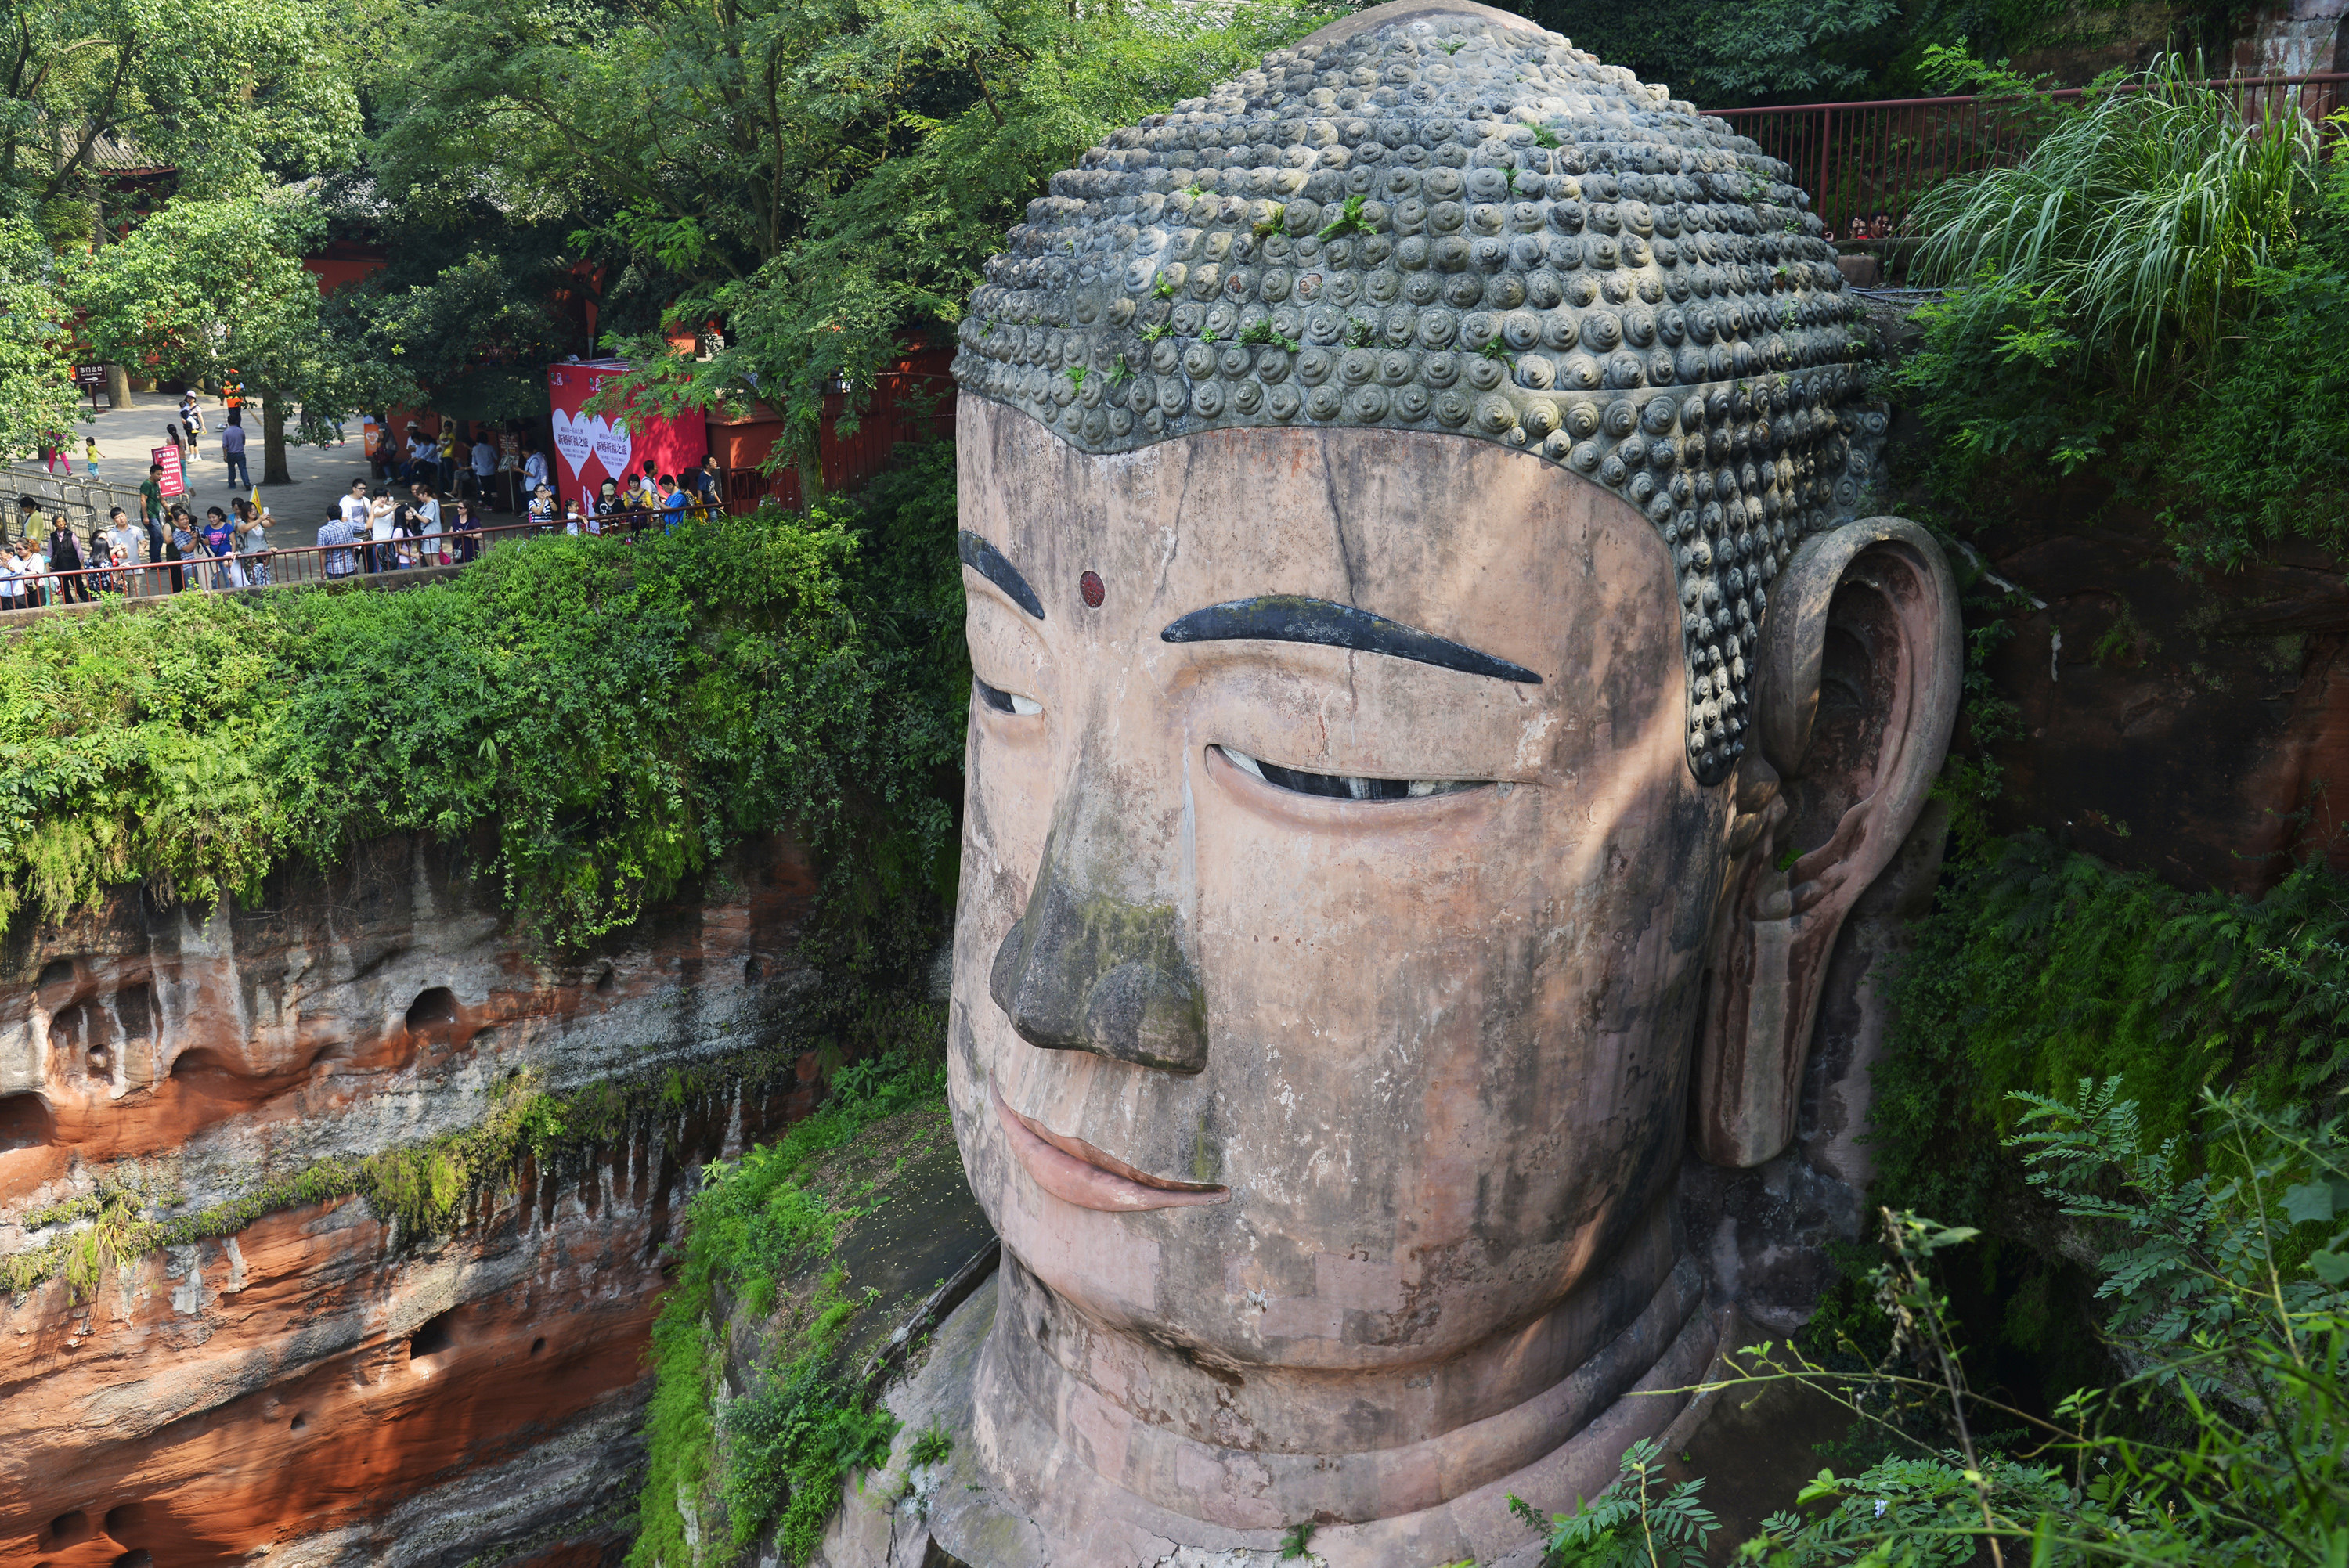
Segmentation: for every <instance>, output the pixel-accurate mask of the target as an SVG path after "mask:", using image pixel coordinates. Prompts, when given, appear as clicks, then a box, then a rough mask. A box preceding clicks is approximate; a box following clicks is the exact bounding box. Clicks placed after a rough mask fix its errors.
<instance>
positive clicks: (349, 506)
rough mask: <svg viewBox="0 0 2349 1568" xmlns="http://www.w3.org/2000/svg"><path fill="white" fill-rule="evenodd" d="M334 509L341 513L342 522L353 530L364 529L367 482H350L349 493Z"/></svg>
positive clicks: (365, 524) (365, 522) (365, 523)
mask: <svg viewBox="0 0 2349 1568" xmlns="http://www.w3.org/2000/svg"><path fill="white" fill-rule="evenodd" d="M336 509H337V510H338V511H341V512H342V514H343V521H345V522H347V523H349V524H350V525H351V526H352V527H353V528H364V527H366V526H367V480H352V481H351V488H350V493H348V494H347V495H346V496H344V497H343V499H342V500H340V501H339V502H338V503H336Z"/></svg>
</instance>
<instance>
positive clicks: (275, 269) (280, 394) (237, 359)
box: [73, 196, 412, 484]
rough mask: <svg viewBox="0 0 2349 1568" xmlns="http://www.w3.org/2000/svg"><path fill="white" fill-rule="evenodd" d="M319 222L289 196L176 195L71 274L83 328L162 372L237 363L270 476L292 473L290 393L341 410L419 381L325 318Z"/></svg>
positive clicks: (105, 348) (188, 376)
mask: <svg viewBox="0 0 2349 1568" xmlns="http://www.w3.org/2000/svg"><path fill="white" fill-rule="evenodd" d="M317 232H318V222H317V216H316V209H315V207H314V206H311V205H309V204H307V203H304V202H300V201H292V200H286V199H284V198H282V197H280V198H277V199H268V198H260V199H256V198H249V197H218V198H212V199H203V198H197V197H188V196H182V197H178V198H175V199H174V200H172V201H170V202H168V203H166V204H165V205H164V206H163V207H162V208H161V209H160V210H159V211H157V212H156V213H155V214H154V215H153V216H152V217H150V218H149V219H148V220H147V221H146V222H143V223H141V224H140V225H139V227H138V228H136V229H134V230H132V231H131V232H130V236H129V239H127V240H125V241H123V242H121V243H120V244H116V245H109V246H107V247H106V248H104V249H103V250H100V251H98V252H97V253H95V254H93V255H91V256H90V257H88V258H87V259H86V261H85V262H84V263H83V264H82V265H81V267H80V269H79V271H78V274H77V275H76V277H75V278H74V282H73V294H74V298H75V302H76V303H77V304H79V305H80V306H81V307H82V309H83V311H84V312H85V313H86V314H85V316H84V320H83V323H82V334H83V335H84V337H85V338H86V339H88V341H89V342H90V344H91V345H92V346H94V347H96V349H97V350H98V353H99V354H101V355H102V356H105V357H107V358H109V359H116V360H123V361H128V362H131V363H138V362H141V361H144V362H148V363H151V364H153V365H155V366H158V367H159V368H160V370H161V371H162V373H163V374H164V375H166V376H170V377H179V378H182V379H185V380H190V381H198V380H212V379H218V378H221V377H224V376H226V375H227V374H228V373H230V372H231V371H233V372H235V373H236V374H237V375H238V376H239V377H242V378H243V382H244V385H245V386H246V387H249V388H251V389H252V390H253V391H254V392H255V393H257V394H258V395H259V396H260V397H261V399H262V403H263V427H264V471H263V479H264V481H265V482H267V483H271V484H283V483H286V482H288V480H289V479H290V476H289V474H288V473H287V471H286V467H285V434H286V432H285V423H286V415H287V411H288V408H289V407H290V406H291V405H292V404H293V403H295V402H297V401H298V402H301V403H303V404H304V405H305V406H307V407H312V408H322V409H330V410H334V411H336V412H340V411H343V410H346V409H349V408H353V407H360V406H362V405H365V404H369V403H383V402H389V401H392V400H394V398H396V397H398V394H399V392H400V391H401V390H402V389H404V388H405V387H408V386H409V385H412V383H410V382H409V381H408V380H407V379H406V378H405V377H402V376H400V375H399V373H398V370H397V369H396V368H395V367H393V366H388V365H387V364H385V363H384V362H383V361H382V360H381V359H380V358H378V357H377V356H371V355H369V354H367V353H366V352H365V350H364V346H363V345H361V344H359V343H357V342H355V341H353V340H352V339H351V338H350V337H349V336H347V335H342V334H337V333H334V332H330V331H328V330H327V329H326V318H325V317H324V315H322V313H321V310H320V304H319V293H318V281H317V279H316V277H315V276H314V275H313V274H312V273H309V272H308V271H307V270H305V268H304V267H303V265H302V263H301V261H300V259H299V256H300V252H301V250H302V248H303V247H304V245H305V242H308V241H310V240H311V239H312V238H314V237H315V236H316V234H317ZM314 434H315V432H314Z"/></svg>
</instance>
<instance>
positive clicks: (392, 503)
mask: <svg viewBox="0 0 2349 1568" xmlns="http://www.w3.org/2000/svg"><path fill="white" fill-rule="evenodd" d="M398 511H399V503H398V501H396V500H392V499H391V496H390V495H389V494H388V493H386V494H383V495H379V496H378V497H376V498H375V499H374V500H371V501H369V502H367V538H368V539H370V540H372V541H373V542H374V545H373V548H371V549H370V550H368V552H367V561H368V567H367V570H369V571H371V572H390V571H393V570H395V569H396V568H398V565H399V553H398V551H397V550H396V549H395V548H394V547H393V545H392V542H391V538H392V532H393V529H392V524H393V522H394V521H395V514H396V513H398Z"/></svg>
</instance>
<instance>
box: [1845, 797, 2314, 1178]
mask: <svg viewBox="0 0 2349 1568" xmlns="http://www.w3.org/2000/svg"><path fill="white" fill-rule="evenodd" d="M1913 930H1914V933H1915V935H1916V939H1917V946H1916V949H1915V952H1914V953H1913V954H1912V955H1911V956H1910V957H1909V959H1908V960H1907V962H1906V963H1905V964H1904V965H1903V966H1902V969H1901V973H1900V977H1899V981H1898V983H1897V986H1896V989H1895V992H1894V997H1893V1000H1894V1006H1895V1009H1896V1017H1897V1021H1896V1022H1895V1024H1894V1025H1893V1026H1892V1029H1891V1031H1890V1033H1889V1037H1888V1038H1887V1041H1886V1049H1885V1056H1884V1059H1883V1061H1882V1062H1881V1063H1880V1064H1879V1065H1878V1068H1877V1073H1876V1085H1877V1097H1876V1102H1875V1108H1874V1111H1873V1115H1874V1118H1875V1126H1876V1131H1875V1134H1874V1143H1875V1147H1876V1149H1877V1150H1878V1155H1877V1159H1878V1188H1877V1195H1878V1198H1879V1199H1880V1200H1882V1201H1884V1202H1889V1203H1892V1204H1895V1205H1897V1206H1900V1207H1908V1208H1914V1209H1917V1210H1919V1211H1920V1212H1932V1213H1935V1214H1937V1215H1938V1216H1940V1217H1941V1218H1944V1219H1947V1220H1951V1221H1955V1222H1963V1223H1966V1224H1980V1223H1982V1222H1985V1221H1986V1220H1987V1218H1988V1217H1989V1214H1990V1212H1991V1208H1992V1201H1993V1195H1994V1194H1995V1193H1996V1192H1997V1191H1999V1190H2000V1179H1999V1171H2000V1170H2001V1169H2002V1167H2003V1165H2004V1164H2005V1161H2004V1159H2003V1157H2002V1156H2001V1155H2000V1154H1999V1153H1997V1151H1996V1150H1997V1149H1998V1145H1999V1140H2000V1139H2001V1138H2002V1136H2003V1135H2005V1134H2006V1133H2007V1132H2009V1131H2010V1130H2012V1127H2013V1118H2014V1116H2015V1114H2016V1111H2017V1109H2018V1104H2019V1102H2017V1101H2016V1100H2015V1099H2013V1096H2014V1095H2015V1094H2016V1093H2018V1092H2029V1093H2036V1094H2056V1093H2061V1092H2063V1091H2064V1089H2065V1088H2067V1087H2068V1086H2070V1085H2071V1084H2072V1083H2073V1082H2075V1080H2077V1079H2079V1078H2116V1077H2120V1078H2127V1081H2128V1082H2129V1084H2130V1085H2131V1086H2132V1088H2134V1089H2135V1090H2136V1091H2137V1093H2138V1094H2139V1095H2140V1096H2141V1097H2142V1098H2141V1101H2140V1103H2142V1104H2143V1105H2144V1106H2145V1107H2146V1111H2145V1115H2146V1117H2147V1126H2148V1128H2149V1130H2151V1132H2152V1133H2153V1135H2155V1136H2157V1137H2162V1138H2167V1137H2170V1136H2173V1135H2175V1134H2177V1133H2179V1132H2181V1131H2182V1130H2184V1129H2185V1125H2186V1120H2187V1117H2188V1114H2189V1109H2190V1108H2191V1107H2193V1106H2194V1105H2195V1104H2196V1103H2197V1102H2198V1100H2199V1098H2200V1095H2201V1093H2202V1091H2203V1089H2205V1088H2211V1087H2217V1086H2220V1085H2225V1084H2230V1083H2240V1084H2242V1085H2243V1086H2244V1087H2245V1088H2246V1089H2247V1090H2249V1091H2250V1092H2251V1093H2252V1094H2253V1095H2254V1096H2256V1097H2257V1098H2259V1099H2262V1100H2265V1101H2268V1102H2270V1103H2277V1102H2284V1101H2290V1100H2294V1099H2305V1098H2306V1097H2307V1096H2308V1095H2309V1094H2311V1093H2312V1092H2313V1091H2315V1090H2316V1089H2318V1088H2321V1087H2323V1086H2325V1085H2329V1084H2332V1083H2335V1082H2338V1081H2339V1079H2340V1078H2341V1075H2342V1074H2343V1073H2344V1070H2349V947H2344V942H2349V889H2344V886H2343V882H2342V879H2341V878H2340V877H2339V876H2337V875H2335V874H2334V873H2333V872H2329V871H2327V870H2326V869H2325V868H2324V866H2323V863H2322V862H2321V861H2310V862H2307V863H2305V864H2302V865H2301V866H2299V867H2297V868H2296V869H2294V870H2293V871H2292V872H2291V874H2290V875H2288V876H2286V877H2285V878H2284V880H2283V881H2282V882H2281V883H2279V884H2278V885H2277V886H2276V888H2275V889H2274V890H2273V891H2272V892H2269V893H2268V894H2267V895H2266V896H2265V897H2263V898H2259V899H2250V898H2241V897H2236V896H2231V895H2229V894H2225V893H2219V892H2200V893H2189V892H2180V891H2178V889H2176V888H2173V887H2171V886H2169V885H2168V883H2166V882H2162V881H2160V880H2159V879H2158V878H2157V877H2153V876H2150V875H2147V874H2146V873H2144V872H2122V871H2116V870H2114V869H2113V868H2111V867H2109V866H2106V865H2104V864H2102V863H2101V862H2099V861H2096V860H2095V859H2094V858H2093V857H2091V856H2088V855H2084V854H2065V853H2062V852H2060V851H2056V850H2055V849H2054V848H2053V847H2052V846H2051V845H2049V844H2048V843H2047V842H2046V841H2044V840H2038V839H2023V840H2020V841H2015V842H2013V843H2011V844H2006V845H2003V846H2001V847H1999V848H1997V849H1996V851H1994V852H1993V853H1992V855H1991V856H1989V857H1988V858H1986V859H1984V860H1983V861H1981V862H1979V863H1973V864H1963V865H1960V866H1958V867H1956V868H1954V869H1953V870H1952V871H1951V873H1950V875H1949V880H1948V881H1947V882H1945V884H1944V886H1943V888H1942V891H1941V896H1940V902H1939V903H1938V905H1937V907H1936V908H1935V910H1934V911H1933V913H1930V914H1929V915H1927V916H1925V917H1924V918H1923V919H1921V920H1920V921H1919V922H1918V923H1917V924H1916V926H1915V927H1914V928H1913ZM1953 1134H1957V1135H1958V1136H1955V1137H1953V1136H1952V1135H1953ZM1954 1149H1963V1150H1971V1151H1972V1152H1971V1154H1970V1155H1969V1156H1968V1157H1966V1158H1953V1157H1952V1153H1953V1150H1954Z"/></svg>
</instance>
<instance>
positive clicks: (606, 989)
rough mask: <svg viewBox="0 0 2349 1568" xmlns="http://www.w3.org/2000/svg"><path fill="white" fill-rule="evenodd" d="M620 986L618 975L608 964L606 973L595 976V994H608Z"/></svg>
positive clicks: (605, 968) (605, 966) (605, 967)
mask: <svg viewBox="0 0 2349 1568" xmlns="http://www.w3.org/2000/svg"><path fill="white" fill-rule="evenodd" d="M619 988H620V982H619V980H618V979H617V978H616V975H615V974H614V972H613V969H612V966H611V965H608V964H606V965H604V973H602V974H601V975H596V976H595V995H598V996H608V995H611V994H612V993H613V992H615V991H616V990H618V989H619Z"/></svg>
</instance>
